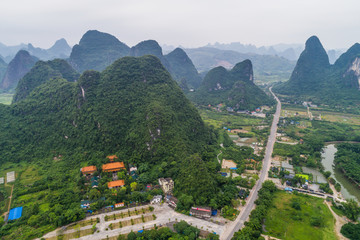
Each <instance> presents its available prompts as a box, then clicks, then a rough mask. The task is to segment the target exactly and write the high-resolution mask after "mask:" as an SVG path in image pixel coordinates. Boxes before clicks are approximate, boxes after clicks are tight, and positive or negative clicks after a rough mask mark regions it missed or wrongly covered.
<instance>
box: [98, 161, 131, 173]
mask: <svg viewBox="0 0 360 240" xmlns="http://www.w3.org/2000/svg"><path fill="white" fill-rule="evenodd" d="M122 169H126V168H125V164H124V162H112V163H106V164H104V165H102V170H103V172H113V173H114V172H119V171H120V170H122Z"/></svg>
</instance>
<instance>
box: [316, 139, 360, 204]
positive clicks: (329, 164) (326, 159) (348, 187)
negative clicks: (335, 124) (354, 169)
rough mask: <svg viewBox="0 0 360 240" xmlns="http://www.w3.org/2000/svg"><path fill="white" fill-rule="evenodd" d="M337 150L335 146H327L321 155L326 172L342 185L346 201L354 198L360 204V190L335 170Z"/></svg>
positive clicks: (342, 192)
mask: <svg viewBox="0 0 360 240" xmlns="http://www.w3.org/2000/svg"><path fill="white" fill-rule="evenodd" d="M336 152H337V149H336V147H335V145H334V144H329V145H326V146H325V147H324V148H323V152H322V153H321V157H322V164H323V166H324V168H325V171H330V172H331V176H332V177H333V178H334V179H335V180H336V182H338V183H340V185H341V194H342V195H343V197H344V198H345V199H349V198H354V199H355V200H357V201H358V202H360V190H359V189H358V188H357V187H356V186H355V185H354V184H352V183H351V182H350V181H349V180H348V179H346V177H345V176H343V175H342V174H341V172H340V170H338V169H334V168H333V164H334V158H335V153H336Z"/></svg>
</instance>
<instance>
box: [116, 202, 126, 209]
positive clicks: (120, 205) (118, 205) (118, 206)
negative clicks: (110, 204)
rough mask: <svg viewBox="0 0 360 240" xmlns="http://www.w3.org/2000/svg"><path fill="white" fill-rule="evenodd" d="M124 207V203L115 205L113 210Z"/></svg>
mask: <svg viewBox="0 0 360 240" xmlns="http://www.w3.org/2000/svg"><path fill="white" fill-rule="evenodd" d="M124 206H125V203H124V202H121V203H115V208H121V207H124Z"/></svg>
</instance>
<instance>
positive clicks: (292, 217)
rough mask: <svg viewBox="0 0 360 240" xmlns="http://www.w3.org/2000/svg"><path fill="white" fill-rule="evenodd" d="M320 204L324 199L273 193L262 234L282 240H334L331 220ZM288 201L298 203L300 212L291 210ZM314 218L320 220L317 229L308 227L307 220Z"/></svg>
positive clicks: (332, 221)
mask: <svg viewBox="0 0 360 240" xmlns="http://www.w3.org/2000/svg"><path fill="white" fill-rule="evenodd" d="M323 201H324V199H321V198H316V197H312V196H308V195H303V194H298V195H296V194H289V193H285V192H284V191H279V192H277V193H276V197H275V199H274V205H275V206H274V207H272V208H271V209H270V210H269V212H268V214H267V216H266V221H265V225H266V230H267V232H266V233H265V234H267V235H270V236H273V237H277V238H281V239H284V240H292V239H299V240H300V239H301V240H307V239H309V240H312V239H324V240H333V239H334V240H335V239H336V236H335V232H334V223H335V220H334V218H333V216H332V214H331V212H330V210H329V209H328V207H327V206H326V205H325V204H324V202H323ZM292 202H298V203H300V207H301V210H295V209H294V208H292V207H291V205H292ZM316 217H321V218H322V221H321V222H322V224H321V226H320V227H314V226H312V225H311V220H312V219H313V218H316Z"/></svg>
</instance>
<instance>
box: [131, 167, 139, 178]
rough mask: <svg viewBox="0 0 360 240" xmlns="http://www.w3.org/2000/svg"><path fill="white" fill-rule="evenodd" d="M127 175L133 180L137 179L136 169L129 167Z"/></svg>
mask: <svg viewBox="0 0 360 240" xmlns="http://www.w3.org/2000/svg"><path fill="white" fill-rule="evenodd" d="M129 174H130V176H131V177H132V178H133V179H136V178H137V177H138V175H137V167H135V166H133V165H131V164H130V165H129Z"/></svg>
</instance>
